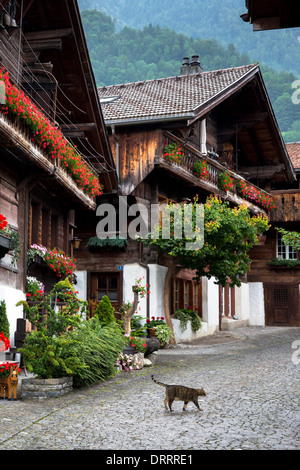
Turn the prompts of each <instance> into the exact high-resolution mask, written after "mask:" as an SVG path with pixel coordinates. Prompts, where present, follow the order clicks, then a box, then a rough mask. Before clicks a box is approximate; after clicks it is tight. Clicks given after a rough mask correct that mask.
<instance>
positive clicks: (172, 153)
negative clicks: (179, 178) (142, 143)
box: [163, 142, 184, 165]
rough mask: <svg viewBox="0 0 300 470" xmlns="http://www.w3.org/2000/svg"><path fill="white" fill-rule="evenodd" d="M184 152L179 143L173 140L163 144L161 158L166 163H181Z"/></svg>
mask: <svg viewBox="0 0 300 470" xmlns="http://www.w3.org/2000/svg"><path fill="white" fill-rule="evenodd" d="M183 157H184V153H183V151H182V149H181V145H179V144H176V143H175V142H173V143H172V144H168V145H166V146H165V148H164V150H163V159H164V160H165V161H166V162H168V163H178V164H179V165H181V164H182V163H183Z"/></svg>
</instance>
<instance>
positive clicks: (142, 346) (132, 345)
mask: <svg viewBox="0 0 300 470" xmlns="http://www.w3.org/2000/svg"><path fill="white" fill-rule="evenodd" d="M125 337H126V338H127V342H128V344H127V345H126V346H125V347H124V348H123V353H125V354H130V353H132V354H133V353H134V352H141V353H144V352H145V351H146V347H147V344H146V340H145V338H141V337H139V336H136V335H134V334H131V335H129V336H128V335H125Z"/></svg>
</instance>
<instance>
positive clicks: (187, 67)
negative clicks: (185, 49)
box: [180, 55, 203, 75]
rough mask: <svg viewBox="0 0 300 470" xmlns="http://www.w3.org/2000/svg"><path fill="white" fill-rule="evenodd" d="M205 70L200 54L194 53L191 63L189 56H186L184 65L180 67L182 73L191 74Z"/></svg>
mask: <svg viewBox="0 0 300 470" xmlns="http://www.w3.org/2000/svg"><path fill="white" fill-rule="evenodd" d="M200 72H203V69H202V67H201V65H200V61H199V56H198V55H193V56H192V59H191V63H190V59H189V57H184V58H183V61H182V67H181V68H180V75H191V74H193V73H200Z"/></svg>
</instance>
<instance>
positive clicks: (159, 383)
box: [151, 375, 166, 387]
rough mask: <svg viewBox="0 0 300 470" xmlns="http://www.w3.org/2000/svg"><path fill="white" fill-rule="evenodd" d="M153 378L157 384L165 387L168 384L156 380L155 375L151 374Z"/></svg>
mask: <svg viewBox="0 0 300 470" xmlns="http://www.w3.org/2000/svg"><path fill="white" fill-rule="evenodd" d="M151 379H152V380H153V382H155V383H156V384H157V385H161V386H162V387H165V386H166V385H165V384H163V383H161V382H158V381H157V380H155V378H154V376H153V375H151Z"/></svg>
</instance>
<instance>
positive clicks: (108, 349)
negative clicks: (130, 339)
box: [19, 318, 126, 388]
mask: <svg viewBox="0 0 300 470" xmlns="http://www.w3.org/2000/svg"><path fill="white" fill-rule="evenodd" d="M125 342H126V338H125V337H124V335H123V333H122V331H121V328H120V327H118V326H117V324H115V325H114V324H111V325H109V326H103V325H101V323H100V322H99V321H98V320H97V319H96V318H92V319H91V320H84V321H83V322H82V323H81V324H80V326H78V327H76V328H74V329H73V330H70V331H68V332H67V333H65V334H63V335H60V336H57V337H55V336H47V335H45V334H44V332H42V331H33V332H32V333H30V334H29V335H27V336H26V338H25V341H24V345H23V347H22V348H21V349H20V350H19V351H20V352H22V354H23V359H24V363H25V365H26V368H27V369H28V370H29V371H30V372H32V373H34V374H36V375H37V376H38V377H41V378H59V377H63V376H66V375H72V376H73V386H74V387H75V388H80V387H87V386H90V385H91V384H93V383H96V382H98V381H100V380H106V379H107V378H108V377H111V376H112V375H114V373H115V372H116V368H115V364H116V362H117V358H118V356H119V354H120V352H122V349H123V347H124V345H125Z"/></svg>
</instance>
